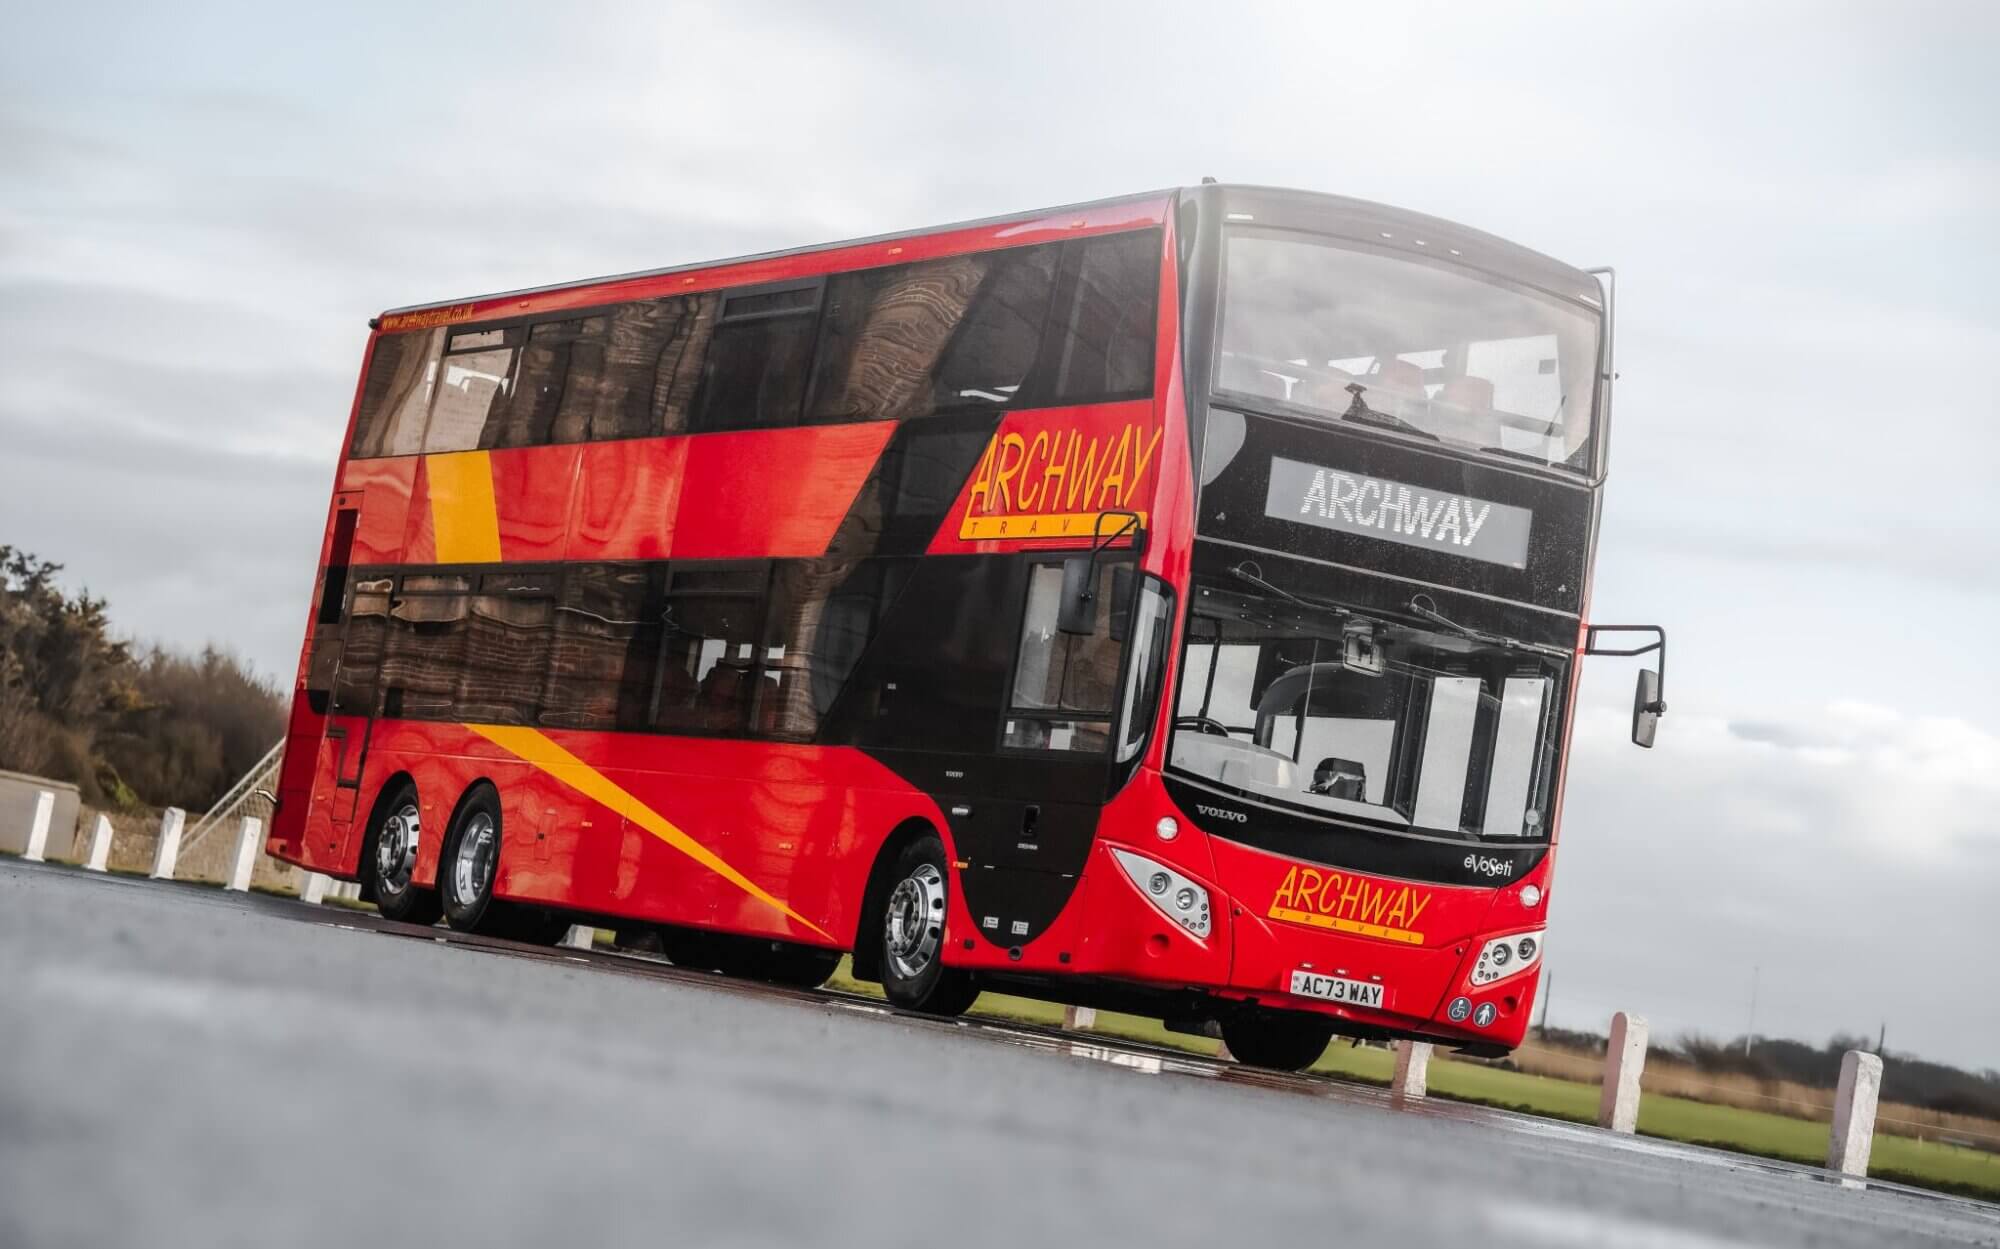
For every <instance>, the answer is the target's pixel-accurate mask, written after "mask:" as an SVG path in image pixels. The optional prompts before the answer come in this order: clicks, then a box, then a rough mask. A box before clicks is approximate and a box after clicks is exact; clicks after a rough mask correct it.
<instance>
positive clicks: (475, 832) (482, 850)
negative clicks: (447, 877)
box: [451, 811, 493, 902]
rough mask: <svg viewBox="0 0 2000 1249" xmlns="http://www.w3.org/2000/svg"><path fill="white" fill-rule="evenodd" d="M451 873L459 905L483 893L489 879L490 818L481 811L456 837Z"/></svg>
mask: <svg viewBox="0 0 2000 1249" xmlns="http://www.w3.org/2000/svg"><path fill="white" fill-rule="evenodd" d="M451 873H452V883H453V884H454V885H456V886H457V893H458V900H459V901H460V902H470V901H472V900H473V899H475V898H477V897H480V896H481V895H482V894H484V893H485V892H486V886H487V882H488V881H490V880H491V879H492V877H493V817H492V816H490V815H488V814H486V813H485V812H484V811H481V812H479V813H478V814H476V815H474V816H473V817H472V819H471V821H470V822H468V823H467V824H466V826H465V832H464V834H463V835H461V836H460V837H459V839H458V853H457V854H455V855H454V856H453V857H452V865H451Z"/></svg>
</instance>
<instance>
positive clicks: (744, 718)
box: [653, 567, 770, 737]
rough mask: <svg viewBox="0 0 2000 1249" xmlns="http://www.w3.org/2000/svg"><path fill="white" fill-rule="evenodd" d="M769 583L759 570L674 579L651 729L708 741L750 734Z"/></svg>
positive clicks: (696, 572) (687, 573) (700, 572)
mask: <svg viewBox="0 0 2000 1249" xmlns="http://www.w3.org/2000/svg"><path fill="white" fill-rule="evenodd" d="M769 576H770V574H769V572H768V570H767V569H765V568H762V567H759V568H755V569H709V568H701V569H687V570H681V571H676V572H674V573H673V575H672V581H671V583H670V585H669V587H668V595H667V613H666V637H665V640H664V643H663V645H662V652H661V657H660V676H659V683H658V684H657V686H656V687H655V693H654V708H655V714H654V719H653V724H654V727H656V728H658V729H659V730H660V731H662V732H666V733H695V734H702V735H705V736H711V737H735V736H740V735H742V734H743V733H745V732H746V731H747V730H748V729H749V726H750V712H751V708H752V707H753V706H754V705H755V703H756V701H757V694H758V684H759V680H760V678H759V675H758V673H759V668H760V667H761V663H762V658H763V657H762V649H763V634H764V597H765V589H766V585H767V582H768V581H769Z"/></svg>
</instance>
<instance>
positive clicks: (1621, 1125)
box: [1597, 1010, 1646, 1135]
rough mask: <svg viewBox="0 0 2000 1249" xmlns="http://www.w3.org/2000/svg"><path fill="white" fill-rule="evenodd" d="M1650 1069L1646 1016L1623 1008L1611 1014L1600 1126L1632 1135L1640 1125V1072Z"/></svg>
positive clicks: (1599, 1098) (1600, 1108)
mask: <svg viewBox="0 0 2000 1249" xmlns="http://www.w3.org/2000/svg"><path fill="white" fill-rule="evenodd" d="M1645 1069H1646V1019H1645V1016H1643V1015H1628V1014H1626V1013H1625V1012H1624V1011H1622V1010H1621V1011H1619V1012H1618V1013H1617V1014H1615V1015H1613V1016H1612V1017H1611V1044H1610V1046H1609V1048H1607V1049H1606V1050H1605V1053H1604V1089H1603V1091H1602V1092H1601V1093H1600V1094H1599V1095H1598V1098H1597V1126H1598V1127H1601V1128H1610V1129H1611V1130H1612V1131H1613V1132H1624V1133H1626V1134H1627V1135H1630V1134H1631V1133H1632V1132H1633V1131H1634V1130H1635V1129H1636V1128H1637V1127H1638V1126H1639V1075H1640V1073H1641V1072H1643V1071H1645Z"/></svg>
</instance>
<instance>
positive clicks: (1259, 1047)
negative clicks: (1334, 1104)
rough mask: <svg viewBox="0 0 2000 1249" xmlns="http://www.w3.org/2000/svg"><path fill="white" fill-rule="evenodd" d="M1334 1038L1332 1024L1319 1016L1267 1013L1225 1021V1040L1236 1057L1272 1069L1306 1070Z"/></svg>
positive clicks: (1223, 1035) (1246, 1062)
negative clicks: (1318, 1017)
mask: <svg viewBox="0 0 2000 1249" xmlns="http://www.w3.org/2000/svg"><path fill="white" fill-rule="evenodd" d="M1331 1040H1333V1025H1331V1024H1323V1023H1321V1022H1319V1021H1318V1020H1317V1019H1310V1018H1303V1017H1298V1016H1282V1015H1266V1016H1261V1017H1242V1018H1237V1019H1225V1020H1223V1021H1222V1043H1223V1044H1224V1045H1227V1046H1228V1047H1229V1052H1230V1054H1231V1055H1233V1056H1234V1057H1235V1059H1236V1061H1237V1062H1240V1063H1243V1064H1244V1065H1245V1066H1250V1067H1266V1068H1269V1069H1270V1070H1272V1071H1304V1070H1305V1069H1306V1068H1307V1067H1310V1066H1312V1065H1313V1064H1314V1063H1316V1062H1318V1061H1319V1059H1320V1055H1322V1054H1324V1053H1326V1046H1327V1042H1329V1041H1331Z"/></svg>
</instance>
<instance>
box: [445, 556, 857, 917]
mask: <svg viewBox="0 0 2000 1249" xmlns="http://www.w3.org/2000/svg"><path fill="white" fill-rule="evenodd" d="M440 545H441V544H440ZM465 727H466V728H468V729H471V730H472V731H473V732H475V733H477V734H479V735H480V736H481V737H483V738H485V739H486V740H487V741H489V742H492V743H493V744H494V745H496V746H498V747H500V749H502V750H504V751H506V752H508V753H509V754H511V755H514V756H516V757H517V758H519V759H521V760H523V761H524V762H527V763H531V764H533V765H534V766H535V767H536V768H538V769H540V770H541V771H543V772H546V773H547V774H548V775H550V776H552V777H554V778H555V779H556V780H559V781H561V782H562V783H563V784H565V785H567V786H569V787H570V788H571V789H574V790H575V791H577V792H578V793H580V794H582V795H583V796H584V797H586V798H589V799H591V800H592V801H594V802H598V803H601V804H603V805H604V806H606V807H608V808H610V809H611V810H613V811H616V812H617V813H618V814H620V815H622V816H624V817H625V818H626V819H628V820H630V821H632V823H634V824H637V825H638V826H639V827H640V828H643V829H645V830H646V831H647V832H649V833H651V834H652V835H653V836H655V837H658V838H659V839H660V840H661V841H664V842H666V843H667V844H668V845H670V846H672V847H673V848H674V849H676V850H678V851H680V852H681V853H682V854H684V855H686V856H687V857H689V858H690V859H693V860H694V861H695V862H697V863H699V864H701V865H702V866H703V867H705V868H707V869H708V870H709V871H711V872H714V873H715V874H716V875H717V876H720V877H722V879H724V880H726V881H728V882H729V883H730V884H732V885H734V886H736V887H737V888H738V889H741V890H742V891H743V892H745V893H747V894H749V895H750V896H751V897H753V898H755V899H757V900H758V901H759V902H762V903H764V904H765V905H766V906H769V907H771V908H773V909H775V910H777V911H779V912H781V913H782V914H784V915H785V916H786V917H787V918H789V919H790V920H791V921H792V922H793V923H796V924H798V925H800V926H801V927H803V928H806V929H809V930H811V931H812V932H815V933H818V934H819V935H820V936H821V937H824V938H825V939H826V940H828V941H832V940H833V935H832V934H831V933H829V932H827V931H826V930H825V929H823V928H821V927H820V926H819V925H818V924H815V923H813V922H812V921H811V920H809V919H807V918H806V917H805V916H803V915H801V914H799V913H798V912H797V911H794V910H793V909H792V908H791V907H789V906H786V905H785V904H784V903H783V902H782V901H780V900H779V899H777V898H775V897H772V896H771V894H770V893H768V892H766V891H765V890H764V889H762V888H760V887H759V886H758V885H757V883H756V882H755V881H752V880H751V879H750V878H749V877H747V876H745V875H744V874H743V873H741V872H739V871H737V870H736V869H735V868H733V867H731V866H729V864H727V863H725V862H723V861H722V859H721V858H720V857H719V856H718V855H717V854H716V853H715V852H714V851H713V850H710V849H709V848H708V847H707V846H704V845H702V844H701V843H700V842H698V841H696V840H695V839H694V838H692V837H690V836H688V835H687V834H686V833H684V832H682V831H681V830H680V828H679V827H677V826H676V825H675V824H674V823H673V822H672V821H671V820H669V819H667V818H666V817H665V816H663V815H661V814H660V813H659V812H657V811H655V810H653V809H652V808H651V807H649V806H647V805H646V804H645V803H643V802H640V801H639V800H638V799H637V798H634V797H633V796H632V795H631V794H629V793H627V792H625V790H624V789H623V788H622V787H620V786H619V785H618V784H617V783H616V782H615V781H613V780H612V779H611V778H609V777H607V776H605V775H604V774H603V773H602V772H599V771H598V770H597V769H596V768H593V767H591V766H590V765H589V764H587V763H585V762H584V761H583V760H581V759H579V758H577V757H576V756H575V755H573V754H571V753H570V752H569V751H567V750H564V749H563V748H562V747H561V746H559V745H557V744H556V743H555V742H553V741H551V740H549V738H548V737H547V736H546V735H545V734H543V733H541V732H540V731H538V730H536V729H529V728H520V727H518V726H514V725H504V724H468V725H466V726H465Z"/></svg>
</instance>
